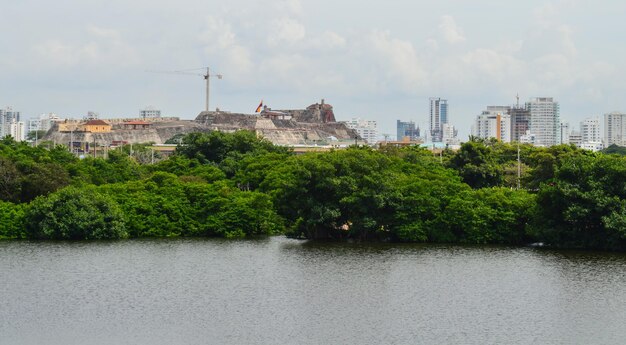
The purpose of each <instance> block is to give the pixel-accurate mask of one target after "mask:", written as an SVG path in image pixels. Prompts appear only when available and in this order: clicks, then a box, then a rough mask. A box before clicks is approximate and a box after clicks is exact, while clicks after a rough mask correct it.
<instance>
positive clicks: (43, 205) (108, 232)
mask: <svg viewBox="0 0 626 345" xmlns="http://www.w3.org/2000/svg"><path fill="white" fill-rule="evenodd" d="M26 235H27V236H28V237H29V238H31V239H61V240H85V239H87V240H89V239H118V238H126V237H128V233H127V232H126V225H125V221H124V215H123V213H122V211H121V210H120V208H119V206H118V205H117V203H115V202H114V201H113V200H112V199H111V198H109V197H107V196H105V195H103V194H101V193H99V192H98V191H97V190H96V189H95V188H93V187H85V188H78V187H67V188H64V189H62V190H60V191H58V192H56V193H53V194H50V195H49V196H48V197H43V196H42V197H39V198H37V199H35V200H34V201H33V202H32V203H31V205H30V206H29V207H28V208H27V210H26Z"/></svg>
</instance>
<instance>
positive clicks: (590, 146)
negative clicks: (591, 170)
mask: <svg viewBox="0 0 626 345" xmlns="http://www.w3.org/2000/svg"><path fill="white" fill-rule="evenodd" d="M579 147H580V148H581V149H584V150H590V151H593V152H598V151H602V150H604V144H602V142H599V141H592V142H590V141H588V142H584V143H582V144H580V146H579Z"/></svg>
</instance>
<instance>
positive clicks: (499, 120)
mask: <svg viewBox="0 0 626 345" xmlns="http://www.w3.org/2000/svg"><path fill="white" fill-rule="evenodd" d="M510 110H511V107H508V106H488V107H487V110H484V111H483V112H482V114H480V115H478V116H477V117H476V122H475V123H474V126H472V135H474V136H476V137H479V138H484V139H489V138H496V139H497V140H499V141H502V142H505V143H509V142H511V115H509V111H510Z"/></svg>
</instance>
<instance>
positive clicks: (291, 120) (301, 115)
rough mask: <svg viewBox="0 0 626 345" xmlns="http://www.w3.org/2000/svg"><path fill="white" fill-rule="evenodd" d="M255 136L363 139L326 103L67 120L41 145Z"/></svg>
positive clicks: (298, 140) (287, 140)
mask: <svg viewBox="0 0 626 345" xmlns="http://www.w3.org/2000/svg"><path fill="white" fill-rule="evenodd" d="M215 130H217V131H223V132H234V131H237V130H251V131H255V132H256V133H257V135H259V136H261V137H263V138H266V139H267V140H269V141H271V142H272V143H274V144H276V145H283V146H307V145H332V143H333V142H337V141H339V142H346V141H351V140H354V139H355V138H356V139H361V138H360V137H359V136H358V134H357V133H356V131H354V130H353V129H349V128H348V127H346V125H345V124H344V123H342V122H337V121H336V120H335V114H334V112H333V107H332V106H331V105H330V104H326V103H325V102H324V100H321V102H320V103H315V104H312V105H310V106H308V107H307V108H306V109H297V110H272V109H270V108H267V107H265V108H263V110H262V111H261V112H260V113H259V114H253V115H250V114H242V113H231V112H226V111H221V110H219V109H217V110H215V111H203V112H201V113H200V114H199V115H198V116H197V117H196V119H195V120H180V119H178V118H173V117H170V118H150V119H136V118H135V119H106V120H91V121H76V120H65V121H64V122H59V123H56V124H55V125H54V126H53V127H52V128H51V129H50V131H49V132H48V133H47V134H46V136H45V137H44V138H42V140H50V141H54V142H56V143H70V142H72V143H74V145H77V143H91V144H96V145H98V146H111V145H115V144H116V143H117V144H119V143H149V142H152V143H155V144H163V143H164V142H165V141H167V140H168V139H170V138H172V137H173V136H175V135H177V134H188V133H192V132H210V131H215Z"/></svg>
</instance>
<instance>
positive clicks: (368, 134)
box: [346, 118, 378, 145]
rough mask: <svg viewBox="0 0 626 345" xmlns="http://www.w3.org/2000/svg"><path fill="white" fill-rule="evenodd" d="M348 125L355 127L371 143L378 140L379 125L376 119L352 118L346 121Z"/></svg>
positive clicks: (351, 127)
mask: <svg viewBox="0 0 626 345" xmlns="http://www.w3.org/2000/svg"><path fill="white" fill-rule="evenodd" d="M346 126H347V127H348V128H350V129H354V130H355V131H356V132H357V133H358V134H359V136H360V137H361V138H363V139H364V140H365V141H367V143H368V144H370V145H373V144H375V143H376V142H377V141H378V125H377V124H376V121H373V120H362V119H360V118H352V120H350V121H346Z"/></svg>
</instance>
